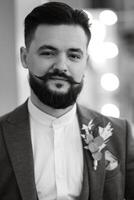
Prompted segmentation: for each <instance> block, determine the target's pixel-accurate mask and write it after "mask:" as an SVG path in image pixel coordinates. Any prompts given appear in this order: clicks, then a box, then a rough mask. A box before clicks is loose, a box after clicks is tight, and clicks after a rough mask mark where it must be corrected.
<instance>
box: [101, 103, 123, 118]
mask: <svg viewBox="0 0 134 200" xmlns="http://www.w3.org/2000/svg"><path fill="white" fill-rule="evenodd" d="M101 113H102V114H103V115H106V116H111V117H116V118H119V117H120V110H119V108H118V107H117V106H116V105H115V104H105V105H104V106H103V107H102V108H101Z"/></svg>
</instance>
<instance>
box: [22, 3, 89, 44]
mask: <svg viewBox="0 0 134 200" xmlns="http://www.w3.org/2000/svg"><path fill="white" fill-rule="evenodd" d="M41 24H49V25H61V24H66V25H79V26H81V27H82V28H83V30H84V31H85V34H86V35H87V39H88V43H89V41H90V38H91V32H90V29H89V19H88V16H87V14H86V13H85V12H84V11H83V10H78V9H73V8H72V7H70V6H69V5H67V4H65V3H61V2H48V3H44V4H42V5H41V6H38V7H36V8H34V9H33V10H32V11H31V12H30V13H29V14H28V15H27V16H26V18H25V21H24V26H25V27H24V34H25V45H26V47H29V46H30V43H31V41H32V39H33V36H34V33H35V31H36V28H37V27H38V25H41Z"/></svg>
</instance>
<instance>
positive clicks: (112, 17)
mask: <svg viewBox="0 0 134 200" xmlns="http://www.w3.org/2000/svg"><path fill="white" fill-rule="evenodd" d="M99 19H100V21H101V22H103V23H104V24H105V25H113V24H115V23H116V22H117V20H118V17H117V14H116V13H115V12H114V11H112V10H103V11H102V12H101V13H100V15H99Z"/></svg>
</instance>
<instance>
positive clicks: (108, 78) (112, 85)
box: [101, 73, 119, 91]
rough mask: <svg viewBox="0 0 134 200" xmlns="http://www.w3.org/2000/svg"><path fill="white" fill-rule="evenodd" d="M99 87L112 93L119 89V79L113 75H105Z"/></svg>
mask: <svg viewBox="0 0 134 200" xmlns="http://www.w3.org/2000/svg"><path fill="white" fill-rule="evenodd" d="M101 86H102V88H103V89H105V90H107V91H114V90H116V89H117V88H118V87H119V78H118V77H117V76H116V75H115V74H113V73H105V74H103V75H102V77H101Z"/></svg>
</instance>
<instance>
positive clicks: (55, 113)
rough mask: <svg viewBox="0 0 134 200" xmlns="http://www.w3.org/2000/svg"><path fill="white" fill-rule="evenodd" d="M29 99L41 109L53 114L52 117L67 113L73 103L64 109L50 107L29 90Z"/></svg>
mask: <svg viewBox="0 0 134 200" xmlns="http://www.w3.org/2000/svg"><path fill="white" fill-rule="evenodd" d="M30 98H31V101H32V103H33V104H34V105H35V106H36V107H37V108H39V109H40V110H41V111H43V112H45V113H47V114H49V115H51V116H53V117H56V118H58V117H61V116H62V115H64V114H65V113H67V112H68V111H69V110H71V109H72V107H73V105H71V106H69V107H67V108H65V109H55V108H52V107H50V106H47V105H45V104H43V103H42V102H41V101H40V100H39V99H38V98H37V96H36V95H35V94H34V93H33V92H31V97H30Z"/></svg>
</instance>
